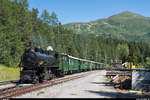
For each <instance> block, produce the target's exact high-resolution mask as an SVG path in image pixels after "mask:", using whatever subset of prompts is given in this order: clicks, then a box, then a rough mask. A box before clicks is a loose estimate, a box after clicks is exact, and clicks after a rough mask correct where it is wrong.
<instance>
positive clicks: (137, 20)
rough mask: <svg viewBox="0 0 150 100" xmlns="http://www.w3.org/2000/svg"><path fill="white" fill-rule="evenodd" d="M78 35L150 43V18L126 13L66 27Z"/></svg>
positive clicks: (69, 24) (66, 25)
mask: <svg viewBox="0 0 150 100" xmlns="http://www.w3.org/2000/svg"><path fill="white" fill-rule="evenodd" d="M64 27H65V28H67V29H72V30H73V31H75V32H76V33H78V34H94V35H99V36H102V37H104V38H115V39H122V40H140V41H150V18H149V17H144V16H142V15H140V14H136V13H133V12H129V11H125V12H122V13H119V14H116V15H113V16H110V17H108V18H105V19H98V20H95V21H91V22H87V23H68V24H65V25H64Z"/></svg>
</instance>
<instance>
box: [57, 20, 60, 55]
mask: <svg viewBox="0 0 150 100" xmlns="http://www.w3.org/2000/svg"><path fill="white" fill-rule="evenodd" d="M59 24H60V23H58V31H57V52H58V53H59V52H60V50H59Z"/></svg>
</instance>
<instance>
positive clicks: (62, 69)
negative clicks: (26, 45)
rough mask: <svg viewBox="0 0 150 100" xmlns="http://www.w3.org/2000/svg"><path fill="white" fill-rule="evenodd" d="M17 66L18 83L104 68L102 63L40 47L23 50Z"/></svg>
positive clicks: (40, 80) (41, 80)
mask: <svg viewBox="0 0 150 100" xmlns="http://www.w3.org/2000/svg"><path fill="white" fill-rule="evenodd" d="M19 66H20V83H39V82H43V81H44V80H51V79H53V78H55V77H63V76H64V75H67V74H72V73H76V72H82V71H89V70H96V69H103V68H104V64H103V63H98V62H94V61H89V60H85V59H79V58H76V57H72V56H70V55H66V54H60V53H57V52H54V51H51V50H42V49H40V48H34V49H33V48H30V49H27V50H25V51H24V53H23V55H22V57H21V62H20V64H19Z"/></svg>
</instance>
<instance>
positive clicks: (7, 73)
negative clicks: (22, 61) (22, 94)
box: [0, 64, 20, 82]
mask: <svg viewBox="0 0 150 100" xmlns="http://www.w3.org/2000/svg"><path fill="white" fill-rule="evenodd" d="M19 76H20V72H19V68H11V67H7V66H5V65H2V64H0V82H3V81H10V80H18V79H19Z"/></svg>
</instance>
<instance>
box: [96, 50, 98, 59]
mask: <svg viewBox="0 0 150 100" xmlns="http://www.w3.org/2000/svg"><path fill="white" fill-rule="evenodd" d="M97 57H98V51H96V62H97Z"/></svg>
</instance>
